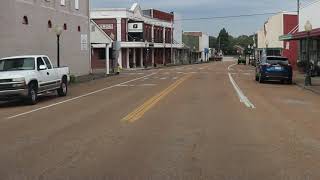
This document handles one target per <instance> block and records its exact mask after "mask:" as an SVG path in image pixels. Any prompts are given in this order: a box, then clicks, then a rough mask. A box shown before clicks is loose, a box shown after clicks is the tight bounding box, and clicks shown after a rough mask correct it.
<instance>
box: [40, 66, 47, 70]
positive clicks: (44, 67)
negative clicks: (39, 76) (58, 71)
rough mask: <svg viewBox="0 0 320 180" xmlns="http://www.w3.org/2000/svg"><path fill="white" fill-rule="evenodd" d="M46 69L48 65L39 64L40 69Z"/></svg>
mask: <svg viewBox="0 0 320 180" xmlns="http://www.w3.org/2000/svg"><path fill="white" fill-rule="evenodd" d="M46 69H47V66H46V65H40V66H39V71H43V70H46Z"/></svg>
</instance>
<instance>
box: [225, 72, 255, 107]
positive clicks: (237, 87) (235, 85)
mask: <svg viewBox="0 0 320 180" xmlns="http://www.w3.org/2000/svg"><path fill="white" fill-rule="evenodd" d="M228 75H229V79H230V82H231V84H232V85H233V87H234V89H235V90H236V92H237V94H238V96H239V98H240V102H241V103H244V104H245V105H246V106H247V107H248V108H252V109H255V108H256V107H255V106H254V105H253V104H252V103H251V102H250V100H249V99H248V98H247V97H246V96H245V95H244V94H243V92H242V91H241V89H240V88H239V86H238V85H237V83H236V82H235V81H234V79H233V77H232V75H231V74H230V73H228Z"/></svg>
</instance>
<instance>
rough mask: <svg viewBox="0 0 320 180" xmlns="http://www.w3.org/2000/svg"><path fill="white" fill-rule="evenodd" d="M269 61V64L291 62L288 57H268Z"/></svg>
mask: <svg viewBox="0 0 320 180" xmlns="http://www.w3.org/2000/svg"><path fill="white" fill-rule="evenodd" d="M267 63H269V64H279V63H280V64H289V60H288V58H285V57H267Z"/></svg>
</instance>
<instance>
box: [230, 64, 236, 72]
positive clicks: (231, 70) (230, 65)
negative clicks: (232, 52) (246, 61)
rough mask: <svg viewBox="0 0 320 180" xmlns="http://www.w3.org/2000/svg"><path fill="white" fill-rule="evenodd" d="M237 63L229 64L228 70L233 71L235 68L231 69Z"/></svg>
mask: <svg viewBox="0 0 320 180" xmlns="http://www.w3.org/2000/svg"><path fill="white" fill-rule="evenodd" d="M235 65H237V64H231V65H230V66H228V70H229V71H233V70H234V69H231V68H232V67H233V66H235Z"/></svg>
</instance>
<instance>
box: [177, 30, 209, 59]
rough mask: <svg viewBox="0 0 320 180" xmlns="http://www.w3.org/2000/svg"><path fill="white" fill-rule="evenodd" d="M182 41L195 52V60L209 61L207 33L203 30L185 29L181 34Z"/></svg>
mask: <svg viewBox="0 0 320 180" xmlns="http://www.w3.org/2000/svg"><path fill="white" fill-rule="evenodd" d="M182 40H183V43H184V44H185V45H186V46H187V47H189V48H190V49H191V51H192V52H193V53H194V54H195V56H196V57H195V58H196V59H195V61H203V62H207V61H209V58H210V57H209V56H210V50H209V35H208V34H206V33H203V32H197V31H195V32H192V31H185V32H183V36H182Z"/></svg>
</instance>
